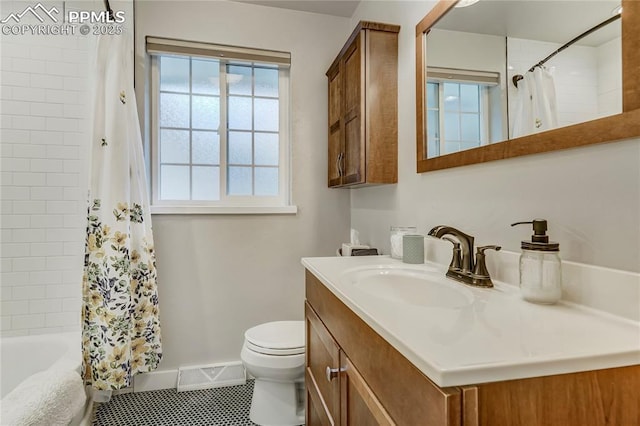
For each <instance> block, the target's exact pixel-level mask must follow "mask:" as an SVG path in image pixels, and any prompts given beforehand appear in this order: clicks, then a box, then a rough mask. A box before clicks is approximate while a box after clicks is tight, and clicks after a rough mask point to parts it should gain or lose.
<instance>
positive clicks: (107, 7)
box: [104, 0, 113, 20]
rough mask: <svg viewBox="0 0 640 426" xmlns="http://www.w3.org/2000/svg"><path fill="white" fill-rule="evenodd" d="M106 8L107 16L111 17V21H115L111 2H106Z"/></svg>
mask: <svg viewBox="0 0 640 426" xmlns="http://www.w3.org/2000/svg"><path fill="white" fill-rule="evenodd" d="M104 8H105V9H106V10H107V14H108V15H109V19H111V20H113V9H111V5H110V4H109V0H104Z"/></svg>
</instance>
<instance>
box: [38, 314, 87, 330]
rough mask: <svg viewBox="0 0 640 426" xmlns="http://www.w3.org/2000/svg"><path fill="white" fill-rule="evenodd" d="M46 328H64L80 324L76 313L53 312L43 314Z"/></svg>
mask: <svg viewBox="0 0 640 426" xmlns="http://www.w3.org/2000/svg"><path fill="white" fill-rule="evenodd" d="M45 324H46V326H47V327H64V326H72V325H79V324H80V315H79V313H78V312H53V313H47V314H45Z"/></svg>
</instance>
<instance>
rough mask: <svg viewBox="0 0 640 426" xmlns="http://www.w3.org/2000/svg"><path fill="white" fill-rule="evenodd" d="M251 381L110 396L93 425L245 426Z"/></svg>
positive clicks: (250, 423) (249, 404)
mask: <svg viewBox="0 0 640 426" xmlns="http://www.w3.org/2000/svg"><path fill="white" fill-rule="evenodd" d="M252 393H253V380H248V381H247V384H246V385H241V386H229V387H222V388H216V389H206V390H199V391H189V392H180V393H178V392H176V390H175V389H166V390H160V391H152V392H140V393H128V394H123V395H116V396H114V397H113V398H112V399H111V401H110V402H108V403H104V404H100V405H98V407H97V409H96V415H95V418H94V421H93V426H245V425H249V426H251V425H254V423H253V422H252V421H251V420H249V409H250V407H251V395H252Z"/></svg>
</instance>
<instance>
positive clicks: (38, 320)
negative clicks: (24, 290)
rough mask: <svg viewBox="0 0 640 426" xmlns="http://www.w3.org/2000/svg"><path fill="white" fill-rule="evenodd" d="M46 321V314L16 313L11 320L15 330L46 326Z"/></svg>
mask: <svg viewBox="0 0 640 426" xmlns="http://www.w3.org/2000/svg"><path fill="white" fill-rule="evenodd" d="M44 321H45V319H44V314H34V315H14V316H13V318H12V320H11V328H12V329H14V330H24V329H33V328H38V327H44Z"/></svg>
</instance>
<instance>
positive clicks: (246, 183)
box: [227, 166, 252, 195]
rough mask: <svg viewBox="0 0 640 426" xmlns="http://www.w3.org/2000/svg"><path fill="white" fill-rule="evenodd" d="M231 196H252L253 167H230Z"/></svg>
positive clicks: (229, 189) (229, 188) (229, 187)
mask: <svg viewBox="0 0 640 426" xmlns="http://www.w3.org/2000/svg"><path fill="white" fill-rule="evenodd" d="M227 186H228V192H229V195H251V192H252V191H251V167H233V166H230V167H229V176H228V178H227Z"/></svg>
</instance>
